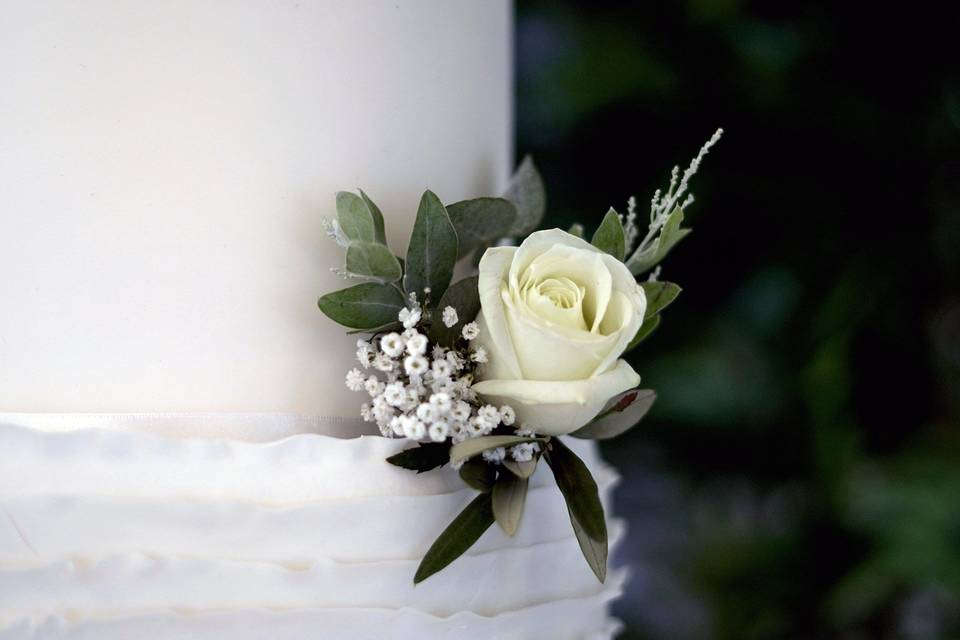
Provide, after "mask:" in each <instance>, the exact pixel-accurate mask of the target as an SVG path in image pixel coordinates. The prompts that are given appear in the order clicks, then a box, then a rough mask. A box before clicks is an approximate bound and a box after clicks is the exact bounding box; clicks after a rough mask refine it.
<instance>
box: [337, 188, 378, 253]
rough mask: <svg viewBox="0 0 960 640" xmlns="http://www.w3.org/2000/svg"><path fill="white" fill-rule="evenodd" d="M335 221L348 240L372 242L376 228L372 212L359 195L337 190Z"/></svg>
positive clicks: (374, 238)
mask: <svg viewBox="0 0 960 640" xmlns="http://www.w3.org/2000/svg"><path fill="white" fill-rule="evenodd" d="M337 222H338V223H340V228H341V229H343V233H344V235H346V236H347V237H348V238H349V239H350V240H353V241H357V240H359V241H362V242H374V241H375V240H376V230H375V226H374V222H373V214H371V213H370V209H368V208H367V205H366V203H365V202H364V201H363V199H362V198H360V196H358V195H356V194H353V193H350V192H349V191H338V192H337Z"/></svg>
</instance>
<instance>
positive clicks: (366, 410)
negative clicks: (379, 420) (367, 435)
mask: <svg viewBox="0 0 960 640" xmlns="http://www.w3.org/2000/svg"><path fill="white" fill-rule="evenodd" d="M360 417H361V418H363V421H364V422H373V410H372V409H370V405H368V404H366V403H364V404H362V405H360Z"/></svg>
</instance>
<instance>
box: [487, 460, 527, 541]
mask: <svg viewBox="0 0 960 640" xmlns="http://www.w3.org/2000/svg"><path fill="white" fill-rule="evenodd" d="M527 484H528V481H527V479H526V478H518V477H517V476H515V475H513V474H512V473H501V474H500V476H499V477H498V478H497V482H496V484H494V485H493V517H494V519H495V520H496V521H497V524H499V525H500V528H501V529H503V532H504V533H506V534H507V535H508V536H510V537H513V536H514V535H515V534H516V533H517V529H518V528H519V527H520V519H521V518H522V517H523V505H524V503H526V501H527Z"/></svg>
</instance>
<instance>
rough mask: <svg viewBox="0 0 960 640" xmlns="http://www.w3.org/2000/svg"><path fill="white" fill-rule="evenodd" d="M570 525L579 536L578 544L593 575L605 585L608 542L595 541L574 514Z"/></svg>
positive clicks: (571, 516)
mask: <svg viewBox="0 0 960 640" xmlns="http://www.w3.org/2000/svg"><path fill="white" fill-rule="evenodd" d="M570 524H571V525H573V533H574V535H576V536H577V543H578V544H579V545H580V551H581V552H582V553H583V557H584V559H585V560H586V561H587V564H588V565H590V569H591V570H592V571H593V574H594V575H595V576H597V580H599V581H600V583H601V584H603V582H605V581H606V579H607V541H606V540H594V539H593V538H591V537H590V536H588V535H587V532H586V531H584V530H583V527H582V526H580V523H579V522H578V521H577V519H576V518H574V517H573V514H571V515H570Z"/></svg>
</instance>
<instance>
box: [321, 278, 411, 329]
mask: <svg viewBox="0 0 960 640" xmlns="http://www.w3.org/2000/svg"><path fill="white" fill-rule="evenodd" d="M318 304H319V306H320V310H321V311H323V312H324V313H325V314H326V315H327V316H328V317H329V318H330V319H331V320H333V321H334V322H337V323H339V324H342V325H343V326H345V327H350V328H351V329H374V328H376V327H380V326H383V325H387V324H390V323H391V322H394V321H395V320H396V319H397V314H399V313H400V309H402V308H403V307H404V305H405V304H406V301H405V300H404V297H403V294H402V293H401V292H400V291H399V290H398V289H397V288H396V287H394V286H391V285H388V284H377V283H375V282H365V283H363V284H358V285H354V286H352V287H350V288H348V289H341V290H340V291H334V292H333V293H328V294H327V295H325V296H323V297H321V298H320V301H319V303H318Z"/></svg>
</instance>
